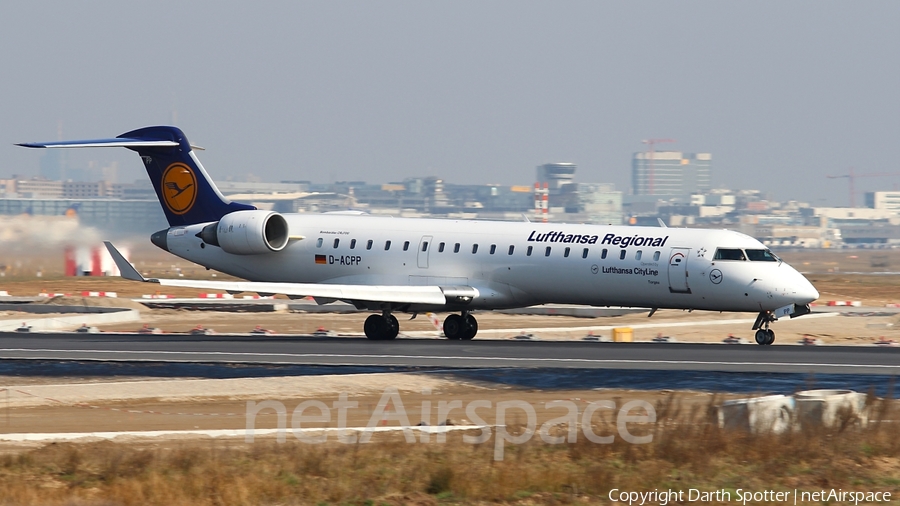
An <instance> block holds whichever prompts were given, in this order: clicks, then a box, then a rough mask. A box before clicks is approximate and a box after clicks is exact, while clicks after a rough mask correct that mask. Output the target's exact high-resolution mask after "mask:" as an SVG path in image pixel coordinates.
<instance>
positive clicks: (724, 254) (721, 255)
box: [713, 248, 744, 260]
mask: <svg viewBox="0 0 900 506" xmlns="http://www.w3.org/2000/svg"><path fill="white" fill-rule="evenodd" d="M713 260H744V252H743V251H741V250H739V249H732V248H719V249H717V250H716V255H715V256H714V257H713Z"/></svg>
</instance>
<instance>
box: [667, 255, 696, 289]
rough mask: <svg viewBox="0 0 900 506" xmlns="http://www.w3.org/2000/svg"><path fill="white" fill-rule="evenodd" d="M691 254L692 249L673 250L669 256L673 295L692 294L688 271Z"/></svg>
mask: <svg viewBox="0 0 900 506" xmlns="http://www.w3.org/2000/svg"><path fill="white" fill-rule="evenodd" d="M690 252H691V249H690V248H672V253H671V255H670V256H669V291H670V292H672V293H691V288H690V286H688V271H687V261H688V256H690Z"/></svg>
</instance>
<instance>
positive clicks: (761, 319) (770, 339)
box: [753, 311, 777, 346]
mask: <svg viewBox="0 0 900 506" xmlns="http://www.w3.org/2000/svg"><path fill="white" fill-rule="evenodd" d="M776 319H777V318H775V315H773V314H772V312H771V311H762V312H760V313H759V316H757V317H756V323H754V324H753V330H755V331H756V336H755V337H756V344H758V345H760V346H769V345H771V344H772V343H774V342H775V331H773V330H772V329H770V328H769V324H771V323H772V322H773V321H775V320H776ZM760 327H765V328H760Z"/></svg>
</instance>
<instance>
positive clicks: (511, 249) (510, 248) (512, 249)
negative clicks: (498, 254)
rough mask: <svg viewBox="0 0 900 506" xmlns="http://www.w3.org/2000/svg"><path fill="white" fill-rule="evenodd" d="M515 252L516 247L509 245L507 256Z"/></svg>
mask: <svg viewBox="0 0 900 506" xmlns="http://www.w3.org/2000/svg"><path fill="white" fill-rule="evenodd" d="M515 250H516V247H515V246H513V245H511V244H510V245H509V254H510V255H512V254H513V251H515Z"/></svg>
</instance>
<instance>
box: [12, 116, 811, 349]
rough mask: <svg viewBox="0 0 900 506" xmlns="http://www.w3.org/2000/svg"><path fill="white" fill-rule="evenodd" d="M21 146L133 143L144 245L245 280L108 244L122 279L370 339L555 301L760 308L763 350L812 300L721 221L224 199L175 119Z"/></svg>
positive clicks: (473, 327) (764, 252) (799, 279)
mask: <svg viewBox="0 0 900 506" xmlns="http://www.w3.org/2000/svg"><path fill="white" fill-rule="evenodd" d="M18 145H19V146H24V147H29V148H78V147H124V148H127V149H130V150H132V151H136V152H137V153H138V154H139V155H140V157H141V160H142V161H143V163H144V167H145V168H146V170H147V174H148V175H149V176H150V179H151V181H152V182H153V186H154V189H155V190H156V194H157V196H158V198H159V201H160V204H161V205H162V209H163V211H164V213H165V215H166V218H167V220H168V223H169V228H167V229H165V230H160V231H158V232H156V233H154V234H152V235H151V237H150V241H151V242H152V243H153V244H154V245H156V246H158V247H159V248H161V249H163V250H166V251H168V252H170V253H172V254H174V255H177V256H179V257H181V258H184V259H186V260H189V261H191V262H194V263H197V264H199V265H202V266H204V267H207V268H209V269H214V270H216V271H220V272H224V273H227V274H230V275H232V276H235V277H238V278H241V279H244V280H247V281H206V280H185V279H147V278H144V277H143V276H142V275H141V274H140V273H139V272H137V270H135V269H134V267H132V266H131V265H130V264H129V263H128V262H127V261H126V260H125V259H124V258H123V257H122V255H120V254H119V252H118V251H117V250H116V249H115V247H114V246H113V245H112V244H110V243H107V248H108V249H109V251H110V253H111V255H112V256H113V259H114V260H115V261H116V263H117V266H118V267H119V270H120V271H121V273H122V276H123V277H125V278H126V279H131V280H135V281H143V282H152V283H159V284H160V285H166V286H181V287H194V288H202V289H218V290H225V291H229V292H231V293H239V292H257V293H260V294H284V295H287V296H288V297H291V298H299V297H306V296H311V297H313V298H314V299H315V300H316V301H317V302H318V303H320V304H325V303H328V302H332V301H335V300H341V301H346V302H349V303H351V304H353V305H355V306H356V307H357V308H358V309H360V310H370V311H373V313H374V314H372V315H370V316H369V317H368V318H367V319H366V320H365V324H364V326H363V330H364V332H365V335H366V337H367V338H369V339H372V340H391V339H394V338H395V337H397V335H398V333H399V330H400V325H399V322H398V320H397V317H396V316H394V313H411V314H412V315H413V316H412V317H413V318H414V317H415V316H416V315H417V314H418V313H427V312H450V313H451V314H450V315H449V316H447V317H446V319H445V320H444V323H443V332H444V335H445V336H446V337H447V338H448V339H450V340H470V339H472V338H474V337H475V335H476V334H477V333H478V322H477V320H476V319H475V317H474V316H473V314H472V313H473V311H489V310H496V309H506V308H515V307H525V306H532V305H536V304H546V303H559V304H582V305H591V306H631V307H646V308H650V314H649V315H650V316H653V314H654V313H655V312H656V311H657V310H658V309H682V310H691V311H693V310H708V311H721V312H755V313H757V314H758V316H757V318H756V321H755V323H754V324H753V329H752V330H755V331H756V334H755V338H756V342H757V343H758V344H760V345H771V344H772V343H773V342H774V341H775V332H774V331H773V330H771V329H770V328H769V327H770V324H771V323H772V322H774V321H776V320H778V319H779V318H783V317H790V318H794V317H797V316H802V315H805V314H808V313H809V312H810V306H809V304H810V303H811V302H812V301H814V300H816V299H817V298H818V297H819V293H818V292H817V291H816V289H815V287H813V285H812V284H811V283H810V282H809V280H807V279H806V278H805V277H804V276H803V275H802V274H800V273H799V272H798V271H797V270H795V269H794V268H793V267H791V266H790V265H788V264H787V263H786V262H784V261H783V260H781V259H780V258H778V257H777V256H776V255H775V254H774V253H772V252H771V251H770V250H769V249H768V248H767V247H766V246H764V245H763V244H762V243H761V242H759V241H758V240H756V239H754V238H752V237H749V236H747V235H744V234H741V233H738V232H735V231H730V230H707V229H687V228H666V227H662V226H661V227H629V226H601V225H585V224H563V223H531V222H528V221H522V222H506V221H502V222H501V221H478V220H452V219H423V218H411V219H404V218H392V217H376V216H369V215H365V214H360V213H349V214H348V213H334V214H330V213H325V214H306V213H303V214H281V213H277V212H273V211H268V210H262V209H257V208H256V207H254V206H252V205H249V204H244V203H240V202H232V201H230V200H229V199H227V198H225V197H224V196H223V195H222V194H221V193H220V192H219V190H218V189H217V188H216V185H215V183H214V182H213V180H212V178H210V176H209V174H208V173H207V172H206V169H204V167H203V165H202V164H201V163H200V160H199V159H198V158H197V156H196V154H195V146H192V145H191V143H190V142H189V141H188V139H187V137H186V136H185V135H184V133H183V132H182V131H181V130H180V129H178V128H176V127H173V126H152V127H146V128H141V129H137V130H133V131H130V132H126V133H124V134H122V135H119V136H118V137H115V138H107V139H95V140H84V141H57V142H40V143H22V144H18ZM198 149H202V148H198ZM661 224H662V223H661Z"/></svg>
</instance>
